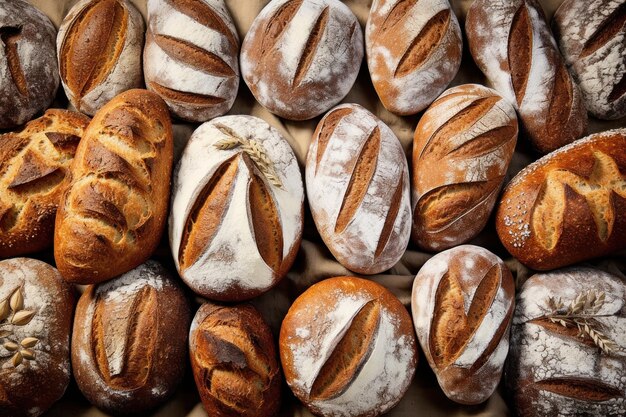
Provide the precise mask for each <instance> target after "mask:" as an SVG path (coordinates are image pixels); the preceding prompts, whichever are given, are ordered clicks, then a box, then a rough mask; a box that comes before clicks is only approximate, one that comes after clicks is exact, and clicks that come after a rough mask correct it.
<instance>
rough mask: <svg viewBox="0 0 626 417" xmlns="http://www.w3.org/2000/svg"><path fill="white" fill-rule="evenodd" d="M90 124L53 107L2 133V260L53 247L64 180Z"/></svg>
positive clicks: (0, 238)
mask: <svg viewBox="0 0 626 417" xmlns="http://www.w3.org/2000/svg"><path fill="white" fill-rule="evenodd" d="M88 124H89V118H88V117H87V116H84V115H83V114H81V113H76V112H71V111H67V110H58V109H50V110H48V111H46V113H45V114H44V115H43V117H40V118H38V119H35V120H33V121H31V122H29V123H28V124H27V125H26V127H25V128H24V129H22V130H21V131H19V132H15V133H6V134H3V135H0V258H9V257H12V256H17V255H22V254H26V253H32V252H37V251H40V250H43V249H46V248H48V247H50V246H52V240H53V237H54V217H55V215H56V212H57V205H58V203H59V199H60V198H61V193H62V192H63V184H64V183H63V179H64V178H65V175H66V174H67V172H68V170H69V166H70V163H71V162H72V158H74V153H75V152H76V147H77V146H78V142H79V141H80V138H81V137H82V135H83V132H84V130H85V129H86V128H87V125H88Z"/></svg>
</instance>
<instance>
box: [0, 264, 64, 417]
mask: <svg viewBox="0 0 626 417" xmlns="http://www.w3.org/2000/svg"><path fill="white" fill-rule="evenodd" d="M74 303H75V300H74V293H73V290H72V288H71V287H70V286H69V285H68V284H66V283H65V281H63V279H62V278H61V275H60V274H59V272H58V271H57V270H56V269H55V268H53V267H51V266H50V265H48V264H46V263H44V262H41V261H37V260H35V259H28V258H14V259H8V260H5V261H0V415H2V416H6V417H37V416H39V415H41V414H43V413H45V412H46V410H48V408H50V406H51V405H52V404H54V403H55V402H56V401H57V400H58V399H59V398H61V396H62V395H63V393H64V392H65V389H66V388H67V385H68V384H69V382H70V331H71V328H72V315H73V313H74Z"/></svg>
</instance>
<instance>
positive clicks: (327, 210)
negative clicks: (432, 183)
mask: <svg viewBox="0 0 626 417" xmlns="http://www.w3.org/2000/svg"><path fill="white" fill-rule="evenodd" d="M306 186H307V195H308V200H309V206H310V207H311V213H312V214H313V220H315V225H316V226H317V230H318V231H319V233H320V235H321V237H322V239H323V240H324V243H326V246H328V248H329V249H330V251H331V252H332V254H333V256H335V258H336V259H337V260H338V261H339V262H340V263H341V264H342V265H343V266H345V267H346V268H348V269H350V270H352V271H355V272H358V273H360V274H377V273H379V272H382V271H385V270H387V269H389V268H391V267H392V266H394V265H395V264H396V263H397V262H398V261H399V260H400V258H401V257H402V255H403V254H404V251H405V250H406V247H407V244H408V242H409V237H410V234H411V206H410V204H411V203H410V194H409V192H410V190H409V170H408V165H407V160H406V156H405V154H404V150H403V149H402V146H401V145H400V141H399V140H398V138H397V137H396V136H395V135H394V133H393V132H392V131H391V129H390V128H389V127H388V126H387V125H386V124H384V123H383V122H382V121H381V120H380V119H378V118H377V117H376V116H374V115H373V114H372V113H370V112H369V111H368V110H366V109H365V108H363V107H361V106H360V105H358V104H342V105H340V106H337V107H335V108H334V109H332V110H331V111H330V112H328V113H327V114H326V116H324V118H323V119H322V120H321V121H320V122H319V124H318V125H317V128H316V129H315V133H314V134H313V139H312V141H311V145H310V147H309V153H308V155H307V162H306Z"/></svg>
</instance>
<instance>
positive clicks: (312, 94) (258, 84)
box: [241, 0, 363, 120]
mask: <svg viewBox="0 0 626 417" xmlns="http://www.w3.org/2000/svg"><path fill="white" fill-rule="evenodd" d="M362 59H363V34H362V33H361V27H360V26H359V22H358V21H357V19H356V16H354V14H353V13H352V11H351V10H350V9H349V8H348V6H346V5H345V4H343V3H342V2H340V1H339V0H272V1H270V2H269V3H268V4H267V6H265V8H264V9H263V10H262V11H261V13H260V14H259V15H258V16H257V17H256V19H255V20H254V22H253V23H252V27H251V28H250V30H249V31H248V34H247V35H246V37H245V39H244V41H243V45H242V46H241V74H242V76H243V79H244V81H245V82H246V84H247V85H248V87H249V88H250V91H252V94H253V95H254V97H255V98H256V100H257V101H258V102H259V103H261V104H262V105H263V106H264V107H266V108H267V109H268V110H269V111H271V112H272V113H275V114H277V115H278V116H281V117H284V118H287V119H291V120H305V119H310V118H313V117H315V116H318V115H320V114H322V113H324V112H325V111H327V110H328V109H330V108H331V107H332V106H334V105H335V104H337V103H339V101H341V99H342V98H344V97H345V96H346V94H348V91H350V88H351V87H352V84H354V81H355V80H356V77H357V75H358V72H359V68H360V66H361V60H362Z"/></svg>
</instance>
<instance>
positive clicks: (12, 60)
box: [0, 26, 28, 97]
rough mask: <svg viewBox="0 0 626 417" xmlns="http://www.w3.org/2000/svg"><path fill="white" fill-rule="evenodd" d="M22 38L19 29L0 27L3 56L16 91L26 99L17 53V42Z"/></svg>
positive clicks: (24, 82) (26, 91)
mask: <svg viewBox="0 0 626 417" xmlns="http://www.w3.org/2000/svg"><path fill="white" fill-rule="evenodd" d="M21 37H22V28H21V27H11V26H6V27H0V41H2V43H3V44H4V54H5V56H6V59H7V61H8V66H9V72H10V73H11V78H12V79H13V83H14V84H15V86H16V87H17V91H18V92H19V93H20V94H21V95H22V96H24V97H28V84H27V83H26V78H25V77H24V70H23V69H22V65H21V63H20V56H19V54H18V51H17V42H18V41H19V40H20V39H21Z"/></svg>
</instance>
